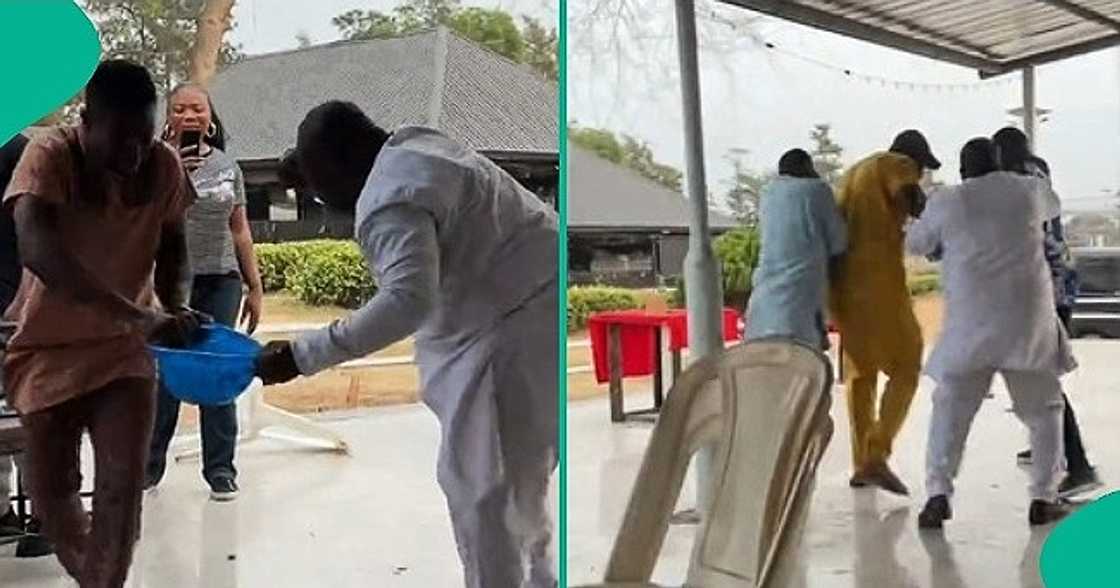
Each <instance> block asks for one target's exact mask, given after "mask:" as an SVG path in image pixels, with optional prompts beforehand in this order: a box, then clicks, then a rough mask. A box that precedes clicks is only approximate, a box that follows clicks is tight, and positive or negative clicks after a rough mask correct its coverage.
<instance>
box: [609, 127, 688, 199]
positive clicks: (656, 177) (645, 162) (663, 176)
mask: <svg viewBox="0 0 1120 588" xmlns="http://www.w3.org/2000/svg"><path fill="white" fill-rule="evenodd" d="M622 152H623V158H622V163H623V165H625V166H626V167H629V168H630V169H632V170H634V171H636V172H638V173H639V174H641V175H642V176H644V177H647V178H649V179H651V180H653V181H655V182H657V183H658V184H661V185H662V186H665V187H666V188H669V189H670V190H673V191H674V192H680V191H681V179H682V178H683V177H684V174H683V173H681V171H680V170H679V169H677V168H675V167H673V166H671V165H665V164H663V163H658V162H657V161H655V160H654V159H653V150H652V149H650V147H649V144H648V143H646V142H645V141H642V140H639V139H635V138H634V137H631V136H630V135H623V136H622Z"/></svg>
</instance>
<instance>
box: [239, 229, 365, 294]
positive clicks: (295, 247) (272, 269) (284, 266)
mask: <svg viewBox="0 0 1120 588" xmlns="http://www.w3.org/2000/svg"><path fill="white" fill-rule="evenodd" d="M345 243H346V242H345V241H334V240H328V239H319V240H314V241H295V242H291V243H258V244H257V245H255V246H254V249H255V250H256V252H257V264H258V265H259V266H260V271H261V283H262V285H263V286H264V291H265V292H278V291H280V290H283V289H285V288H287V287H288V274H290V273H291V272H292V271H293V270H294V269H296V268H297V267H299V266H300V265H302V264H303V263H304V262H305V261H306V260H307V259H308V258H309V257H310V256H311V255H313V254H314V253H316V252H319V251H324V250H331V249H333V248H337V247H339V246H342V245H345ZM362 263H363V265H362V267H365V266H364V262H362Z"/></svg>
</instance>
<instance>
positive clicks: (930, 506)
mask: <svg viewBox="0 0 1120 588" xmlns="http://www.w3.org/2000/svg"><path fill="white" fill-rule="evenodd" d="M951 518H953V509H952V507H951V506H949V497H948V496H944V495H942V496H934V497H932V498H930V499H929V501H927V502H926V506H925V508H923V509H922V512H920V513H918V528H919V529H940V528H941V527H942V524H943V523H944V522H945V521H947V520H949V519H951Z"/></svg>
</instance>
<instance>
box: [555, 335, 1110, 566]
mask: <svg viewBox="0 0 1120 588" xmlns="http://www.w3.org/2000/svg"><path fill="white" fill-rule="evenodd" d="M1076 351H1077V356H1078V359H1079V361H1080V362H1081V368H1080V369H1079V370H1078V371H1077V372H1075V373H1074V374H1071V375H1070V376H1068V377H1066V378H1065V380H1064V381H1063V383H1064V385H1065V387H1066V389H1067V391H1068V392H1069V393H1070V397H1071V400H1072V402H1073V405H1074V408H1075V409H1076V411H1077V415H1078V418H1079V419H1080V421H1081V426H1082V429H1083V435H1084V437H1085V441H1086V444H1087V446H1088V451H1089V458H1090V460H1091V461H1093V462H1094V463H1095V464H1096V465H1097V466H1098V470H1099V471H1100V474H1101V476H1102V478H1104V480H1105V483H1106V488H1105V489H1102V490H1101V491H1099V492H1098V493H1097V494H1095V495H1099V493H1100V492H1107V491H1108V490H1109V487H1115V486H1116V485H1120V444H1118V443H1117V442H1116V440H1115V431H1116V428H1117V427H1116V425H1117V423H1120V362H1118V358H1120V343H1110V342H1102V341H1087V342H1077V344H1076ZM932 388H933V383H932V381H930V380H928V379H923V381H922V385H921V389H920V390H919V392H918V394H917V396H916V397H915V400H914V405H913V407H912V410H911V413H910V418H909V420H908V422H907V424H906V426H905V428H904V430H903V431H902V434H901V435H900V438H899V439H898V442H897V445H896V447H895V455H894V458H893V463H894V466H895V468H896V471H897V472H898V474H899V475H900V476H901V477H902V478H903V479H904V480H905V481H906V482H907V483H908V484H909V485H910V487H911V491H912V494H913V496H912V498H898V497H894V496H890V495H887V494H883V493H881V492H878V491H875V490H852V489H850V488H849V487H848V478H849V476H850V469H849V468H850V465H849V459H850V458H849V449H848V447H849V445H848V442H849V441H848V425H847V413H846V409H845V404H844V398H843V396H842V390H843V389H842V388H837V389H836V392H837V395H836V396H834V402H833V408H832V417H833V420H834V421H835V423H836V434H835V436H834V437H833V439H832V442H831V444H830V446H829V449H828V452H827V453H826V455H825V457H824V460H823V462H822V463H821V466H820V471H819V475H818V479H817V488H816V492H815V494H814V496H813V504H812V511H811V514H810V521H809V527H808V530H807V533H806V536H805V541H804V542H803V545H802V547H801V572H800V578H798V582H797V583H798V584H799V586H796V587H793V588H803V587H807V588H911V587H914V588H917V587H921V588H993V587H997V586H998V587H1001V588H1041V587H1042V583H1041V580H1040V579H1039V575H1038V571H1037V570H1038V554H1039V552H1040V550H1041V548H1042V545H1043V543H1044V541H1045V538H1046V536H1047V534H1048V532H1049V530H1050V528H1042V529H1037V530H1032V529H1031V528H1030V527H1029V526H1028V524H1027V505H1028V502H1029V501H1028V499H1027V494H1026V486H1027V473H1026V471H1025V470H1023V469H1021V468H1020V467H1019V466H1018V465H1017V464H1016V462H1015V453H1016V452H1017V451H1019V450H1021V449H1024V448H1026V429H1025V427H1023V426H1022V425H1021V424H1020V423H1019V421H1018V420H1017V419H1016V418H1015V416H1014V415H1013V414H1011V413H1010V412H1008V409H1009V408H1010V401H1009V399H1008V397H1007V393H1006V390H1005V389H1004V388H1003V383H1002V381H1001V380H999V379H998V378H997V379H996V385H995V386H994V388H993V391H994V392H995V396H994V398H992V399H990V400H988V401H986V402H985V403H984V406H983V408H981V410H980V414H979V415H978V416H977V419H976V423H975V425H974V427H973V429H972V434H971V436H970V437H969V443H968V448H967V450H966V453H965V460H964V464H963V465H962V472H961V476H960V478H959V480H958V484H957V495H956V497H955V499H954V502H953V507H954V518H953V520H951V521H949V522H947V523H946V527H945V529H944V531H943V532H942V533H937V532H933V533H931V532H919V531H918V528H917V515H918V511H919V510H921V507H922V505H923V503H924V501H925V493H924V490H923V487H922V486H923V475H922V472H923V464H924V459H925V442H926V431H927V428H928V426H929V414H930V392H931V391H932ZM628 396H629V397H628V398H627V402H628V406H632V407H633V408H638V407H639V406H641V405H642V403H648V402H650V400H649V398H648V394H641V393H634V394H632V395H628ZM568 414H569V420H568V427H569V428H568V443H569V444H568V456H569V463H570V464H571V471H570V473H569V492H568V512H569V527H568V529H569V535H568V546H569V547H568V555H569V557H568V574H569V576H568V577H569V580H570V583H572V584H576V585H578V584H581V583H585V582H596V581H600V580H601V579H602V574H603V568H604V566H605V564H606V562H607V559H608V557H609V554H610V549H611V545H612V543H613V539H614V534H615V531H616V530H617V528H618V526H619V523H620V519H621V516H622V513H623V511H624V509H625V506H626V502H627V500H628V498H629V494H630V490H631V486H632V484H633V480H634V478H635V477H636V475H637V470H638V467H639V465H640V463H641V458H642V455H643V452H644V450H645V444H646V442H647V439H648V437H649V433H650V429H651V425H648V424H641V423H637V424H630V423H628V424H624V425H611V424H610V420H609V407H608V404H607V402H606V401H604V400H591V401H586V402H580V403H574V404H571V405H569V411H568ZM694 492H695V486H694V482H693V480H692V479H691V474H690V479H689V480H687V481H686V483H685V487H684V492H683V496H682V498H681V503H680V505H679V506H680V507H688V506H692V500H693V496H694ZM1091 496H1094V495H1090V497H1091ZM693 534H694V528H693V527H677V526H674V527H671V528H670V532H669V536H668V537H667V540H666V542H665V546H664V548H663V551H662V557H661V560H660V561H659V564H658V567H657V570H656V572H655V575H654V580H655V581H657V582H659V583H663V584H665V585H678V586H679V585H680V584H681V582H682V581H683V579H684V576H685V572H686V570H687V567H688V558H689V553H690V551H689V550H690V548H691V541H692V536H693Z"/></svg>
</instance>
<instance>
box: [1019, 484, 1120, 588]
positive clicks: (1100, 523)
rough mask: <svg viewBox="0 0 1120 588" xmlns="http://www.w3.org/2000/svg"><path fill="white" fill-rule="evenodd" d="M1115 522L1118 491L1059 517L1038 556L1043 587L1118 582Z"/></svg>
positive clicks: (1119, 511)
mask: <svg viewBox="0 0 1120 588" xmlns="http://www.w3.org/2000/svg"><path fill="white" fill-rule="evenodd" d="M1118 525H1120V492H1113V493H1111V494H1108V495H1107V496H1105V497H1103V498H1101V499H1099V500H1097V501H1094V502H1092V503H1090V504H1087V505H1085V506H1084V507H1082V508H1080V509H1078V511H1077V512H1075V513H1073V514H1072V515H1070V516H1069V518H1067V519H1066V520H1064V521H1062V523H1061V524H1060V525H1058V526H1057V528H1055V529H1054V531H1053V532H1051V533H1050V537H1048V538H1047V539H1046V545H1044V546H1043V548H1042V556H1041V557H1040V558H1039V570H1040V571H1041V573H1042V581H1043V584H1044V585H1045V586H1046V588H1089V587H1090V586H1101V587H1103V586H1120V557H1117V556H1116V543H1115V537H1116V528H1117V526H1118Z"/></svg>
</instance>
